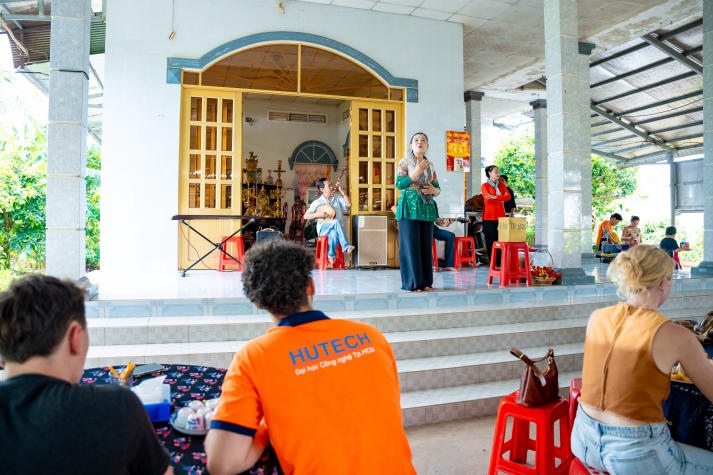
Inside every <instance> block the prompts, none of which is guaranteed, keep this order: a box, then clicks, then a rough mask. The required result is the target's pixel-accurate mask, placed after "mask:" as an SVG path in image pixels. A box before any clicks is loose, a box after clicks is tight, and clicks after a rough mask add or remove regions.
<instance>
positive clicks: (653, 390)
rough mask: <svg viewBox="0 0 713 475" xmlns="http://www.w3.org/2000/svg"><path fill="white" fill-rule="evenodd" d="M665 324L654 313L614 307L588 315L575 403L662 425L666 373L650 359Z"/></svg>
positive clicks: (668, 379)
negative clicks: (578, 401) (582, 361)
mask: <svg viewBox="0 0 713 475" xmlns="http://www.w3.org/2000/svg"><path fill="white" fill-rule="evenodd" d="M668 321H669V319H668V318H666V317H664V316H663V315H661V314H660V313H658V312H657V311H655V310H650V309H644V308H637V307H632V306H630V305H628V304H626V303H619V304H617V305H615V306H613V307H607V308H603V309H600V310H597V311H595V312H594V313H592V317H591V319H590V322H589V328H588V329H587V336H586V338H585V340H584V364H583V368H582V389H581V396H580V401H581V402H583V403H584V404H588V405H590V406H593V407H596V408H597V409H600V410H603V411H609V412H611V413H613V414H617V415H619V416H623V417H627V418H629V419H635V420H637V421H642V422H650V423H654V422H664V420H665V419H664V415H663V409H662V407H661V405H662V404H663V402H664V401H665V400H666V398H667V397H668V393H669V390H670V388H671V379H670V374H668V373H663V372H661V370H659V368H658V367H657V366H656V362H655V361H654V358H653V355H652V348H653V340H654V336H655V335H656V332H657V331H658V329H659V328H660V327H661V325H663V324H664V323H666V322H668Z"/></svg>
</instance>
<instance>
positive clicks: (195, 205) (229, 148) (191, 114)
mask: <svg viewBox="0 0 713 475" xmlns="http://www.w3.org/2000/svg"><path fill="white" fill-rule="evenodd" d="M241 118H242V94H241V93H240V92H237V91H222V90H210V89H206V88H190V87H186V88H184V89H183V97H182V100H181V134H180V144H181V146H180V158H179V180H178V183H179V185H178V186H179V192H178V199H179V203H178V212H179V214H182V215H194V216H195V215H200V216H211V215H215V216H218V215H223V216H225V215H240V214H241V213H240V212H241V209H242V208H241V183H242V167H241V163H242V161H241V159H240V157H241V145H242V120H241ZM188 222H189V223H190V224H191V226H192V227H193V228H195V229H196V230H197V231H198V232H200V233H201V234H203V235H205V236H206V237H207V238H209V239H210V240H211V241H213V242H218V241H220V238H221V236H228V235H230V234H232V233H233V231H235V230H236V229H237V228H238V227H239V226H240V224H241V223H240V220H234V219H195V220H190V221H188ZM178 244H179V245H178V261H179V262H178V265H179V268H180V269H185V268H186V267H188V266H190V265H191V264H192V263H193V262H195V261H196V260H197V259H199V258H200V257H201V256H203V255H204V254H205V253H207V252H208V251H210V249H212V248H214V246H212V245H211V244H210V243H209V242H208V241H206V240H205V239H203V238H202V237H201V236H200V235H198V234H197V233H196V232H194V231H191V230H190V229H188V228H187V227H186V226H184V225H179V228H178ZM217 259H218V252H217V251H215V252H213V253H212V254H210V255H209V256H208V257H207V258H206V259H204V260H203V261H202V262H201V264H199V265H197V266H196V267H194V268H195V269H215V268H216V264H217Z"/></svg>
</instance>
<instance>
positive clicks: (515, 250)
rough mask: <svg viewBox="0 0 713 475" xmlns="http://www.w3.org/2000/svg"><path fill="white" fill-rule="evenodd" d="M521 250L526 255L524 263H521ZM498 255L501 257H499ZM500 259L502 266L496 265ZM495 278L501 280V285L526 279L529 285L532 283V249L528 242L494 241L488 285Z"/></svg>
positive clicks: (504, 285) (505, 285)
mask: <svg viewBox="0 0 713 475" xmlns="http://www.w3.org/2000/svg"><path fill="white" fill-rule="evenodd" d="M520 252H522V253H523V254H524V255H525V259H524V261H523V265H520V255H519V254H520ZM498 256H500V258H499V259H498ZM498 260H499V261H500V267H497V266H496V265H495V263H496V262H498ZM493 278H497V279H498V280H499V281H500V287H509V286H510V283H511V282H512V281H517V282H519V281H520V280H526V281H527V285H532V274H531V273H530V250H529V248H528V246H527V243H526V242H501V241H495V242H494V243H493V252H492V255H491V256H490V274H489V275H488V285H491V284H492V283H493Z"/></svg>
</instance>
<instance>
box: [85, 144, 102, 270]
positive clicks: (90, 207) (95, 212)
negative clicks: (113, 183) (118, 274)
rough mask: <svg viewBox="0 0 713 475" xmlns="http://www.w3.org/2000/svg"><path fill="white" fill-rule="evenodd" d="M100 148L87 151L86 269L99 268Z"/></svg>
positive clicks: (91, 148) (90, 148) (94, 147)
mask: <svg viewBox="0 0 713 475" xmlns="http://www.w3.org/2000/svg"><path fill="white" fill-rule="evenodd" d="M100 170H101V150H100V149H99V147H96V146H92V147H89V150H88V151H87V178H86V181H87V227H86V241H87V247H86V252H87V258H86V262H87V270H88V271H89V270H95V269H98V268H99V201H100V191H101V172H100Z"/></svg>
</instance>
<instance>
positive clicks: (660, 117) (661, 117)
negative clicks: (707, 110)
mask: <svg viewBox="0 0 713 475" xmlns="http://www.w3.org/2000/svg"><path fill="white" fill-rule="evenodd" d="M701 111H703V107H702V106H701V107H694V108H693V109H685V110H681V111H678V112H674V113H672V114H667V115H658V116H656V117H652V118H650V119H644V120H640V121H638V122H637V124H639V125H641V124H648V123H649V122H658V121H660V120H666V119H673V118H674V117H679V116H682V115H686V114H693V113H695V112H701Z"/></svg>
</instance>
